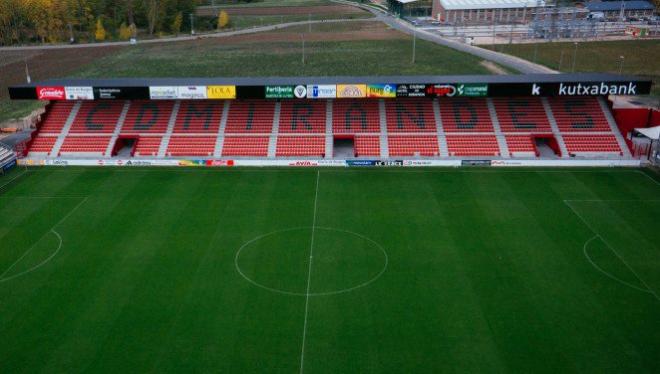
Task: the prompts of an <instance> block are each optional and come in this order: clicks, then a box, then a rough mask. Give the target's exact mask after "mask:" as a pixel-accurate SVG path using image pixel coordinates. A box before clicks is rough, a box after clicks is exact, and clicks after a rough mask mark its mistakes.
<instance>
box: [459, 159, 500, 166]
mask: <svg viewBox="0 0 660 374" xmlns="http://www.w3.org/2000/svg"><path fill="white" fill-rule="evenodd" d="M491 163H492V160H461V166H490V165H491Z"/></svg>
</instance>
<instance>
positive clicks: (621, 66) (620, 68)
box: [619, 55, 625, 74]
mask: <svg viewBox="0 0 660 374" xmlns="http://www.w3.org/2000/svg"><path fill="white" fill-rule="evenodd" d="M619 59H620V60H621V64H619V74H621V73H622V72H623V60H624V59H625V57H623V55H621V56H619Z"/></svg>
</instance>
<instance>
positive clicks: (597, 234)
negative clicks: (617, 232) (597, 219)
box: [564, 200, 660, 301]
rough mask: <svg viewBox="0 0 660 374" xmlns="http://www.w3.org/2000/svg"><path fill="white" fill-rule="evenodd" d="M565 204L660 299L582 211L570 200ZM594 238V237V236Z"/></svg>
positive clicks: (565, 201)
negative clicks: (587, 219)
mask: <svg viewBox="0 0 660 374" xmlns="http://www.w3.org/2000/svg"><path fill="white" fill-rule="evenodd" d="M564 204H566V206H568V208H569V209H570V210H572V211H573V214H575V215H576V216H577V217H578V218H579V219H580V221H582V223H584V225H585V226H587V228H588V229H589V230H590V231H591V232H592V233H593V234H594V235H595V236H596V237H599V238H600V240H601V241H602V242H603V243H605V245H606V246H607V248H609V249H610V251H612V253H614V255H615V256H616V257H617V258H618V259H619V261H621V262H622V263H623V264H624V265H625V266H626V267H627V268H628V269H629V270H630V271H631V272H632V273H633V275H634V276H635V277H636V278H637V280H639V281H640V282H641V283H642V284H643V285H644V287H646V289H647V290H648V291H649V293H650V294H651V295H653V297H655V298H656V300H658V301H660V297H658V294H656V293H655V291H653V289H652V288H651V287H649V285H648V283H646V282H644V279H642V278H641V277H640V276H639V275H638V274H637V272H636V271H635V270H634V269H633V268H632V267H631V266H630V265H628V263H627V262H626V261H625V260H624V259H623V257H621V255H619V252H617V251H616V250H615V249H614V247H612V246H611V245H610V243H608V242H607V240H605V238H604V237H603V236H601V235H600V234H599V233H598V232H596V230H594V228H593V227H592V226H591V225H590V224H589V223H588V222H587V221H586V220H585V219H584V218H583V217H582V215H581V214H580V213H578V211H577V210H575V208H573V206H572V205H571V204H570V200H564ZM592 239H593V238H592Z"/></svg>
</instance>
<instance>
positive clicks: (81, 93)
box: [64, 87, 94, 100]
mask: <svg viewBox="0 0 660 374" xmlns="http://www.w3.org/2000/svg"><path fill="white" fill-rule="evenodd" d="M64 94H65V95H66V99H67V100H94V88H93V87H64Z"/></svg>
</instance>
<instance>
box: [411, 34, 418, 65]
mask: <svg viewBox="0 0 660 374" xmlns="http://www.w3.org/2000/svg"><path fill="white" fill-rule="evenodd" d="M416 52H417V30H414V31H413V50H412V63H413V64H414V63H415V53H416Z"/></svg>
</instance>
